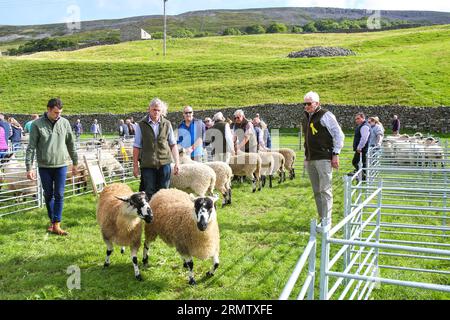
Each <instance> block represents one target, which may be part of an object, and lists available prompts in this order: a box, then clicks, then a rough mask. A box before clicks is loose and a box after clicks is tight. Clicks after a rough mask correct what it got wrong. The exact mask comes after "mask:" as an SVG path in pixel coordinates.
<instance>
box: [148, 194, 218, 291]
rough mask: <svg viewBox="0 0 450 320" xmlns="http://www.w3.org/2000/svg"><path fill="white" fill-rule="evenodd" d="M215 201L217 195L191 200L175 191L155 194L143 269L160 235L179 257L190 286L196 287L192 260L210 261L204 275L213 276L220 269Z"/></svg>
mask: <svg viewBox="0 0 450 320" xmlns="http://www.w3.org/2000/svg"><path fill="white" fill-rule="evenodd" d="M217 199H218V197H217V196H215V197H214V198H212V197H198V198H194V197H193V196H192V195H191V196H190V195H188V194H187V193H185V192H183V191H181V190H177V189H161V190H160V191H158V192H157V193H156V194H155V195H154V196H153V197H152V199H151V201H150V207H151V208H152V211H153V215H154V219H153V222H152V223H150V224H146V225H145V242H144V259H143V262H144V266H147V265H148V251H149V245H150V242H153V241H155V240H156V238H157V237H158V236H159V237H160V238H161V239H162V240H163V241H164V242H165V243H166V244H167V245H169V246H173V247H175V248H176V250H177V251H178V253H179V254H180V255H181V257H182V259H183V262H184V263H183V266H184V267H185V268H188V269H189V284H191V285H194V284H196V282H195V279H194V273H193V268H194V261H193V257H196V258H198V259H201V260H205V259H208V258H212V260H213V267H212V269H211V271H209V272H208V273H207V276H213V275H214V272H215V271H216V269H217V268H218V266H219V251H220V236H219V226H218V224H217V215H216V209H215V202H216V201H217Z"/></svg>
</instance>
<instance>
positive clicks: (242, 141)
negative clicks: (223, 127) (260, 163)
mask: <svg viewBox="0 0 450 320" xmlns="http://www.w3.org/2000/svg"><path fill="white" fill-rule="evenodd" d="M231 129H232V130H233V133H234V138H233V143H234V144H235V152H236V153H237V152H238V151H239V150H241V151H243V152H247V153H249V152H257V151H258V150H257V147H258V143H257V141H256V133H255V130H254V128H253V124H252V122H251V121H248V120H247V119H246V118H245V114H244V111H242V110H240V109H239V110H236V111H235V112H234V122H233V124H232V126H231Z"/></svg>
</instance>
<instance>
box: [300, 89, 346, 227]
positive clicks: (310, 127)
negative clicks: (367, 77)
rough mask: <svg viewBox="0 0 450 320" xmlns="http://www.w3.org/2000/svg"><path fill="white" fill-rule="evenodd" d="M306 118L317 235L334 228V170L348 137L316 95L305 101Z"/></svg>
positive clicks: (307, 96) (310, 95)
mask: <svg viewBox="0 0 450 320" xmlns="http://www.w3.org/2000/svg"><path fill="white" fill-rule="evenodd" d="M304 107H305V114H304V115H305V116H304V118H303V123H302V127H303V135H304V137H305V143H304V146H305V168H306V171H307V172H308V175H309V179H310V181H311V185H312V189H313V191H314V199H315V201H316V207H317V212H318V213H319V217H320V224H319V226H318V228H317V231H319V232H322V231H323V230H324V228H329V227H331V213H332V207H333V192H332V184H331V183H332V178H333V175H332V173H333V169H332V168H335V169H338V168H339V153H340V152H341V149H342V148H343V146H344V138H345V136H344V133H343V132H342V129H341V127H340V126H339V124H338V122H337V120H336V117H335V116H334V114H332V113H331V112H330V111H328V110H326V109H323V108H322V107H321V106H320V98H319V95H318V94H317V93H316V92H312V91H311V92H308V93H307V94H306V95H305V97H304Z"/></svg>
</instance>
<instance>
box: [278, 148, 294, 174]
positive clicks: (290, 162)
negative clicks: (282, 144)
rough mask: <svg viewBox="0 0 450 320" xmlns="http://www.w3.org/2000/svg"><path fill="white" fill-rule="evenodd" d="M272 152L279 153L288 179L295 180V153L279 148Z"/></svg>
mask: <svg viewBox="0 0 450 320" xmlns="http://www.w3.org/2000/svg"><path fill="white" fill-rule="evenodd" d="M274 151H275V152H279V153H281V154H282V155H283V156H284V161H285V162H284V168H285V169H286V170H287V171H288V172H289V179H291V180H293V179H295V168H294V165H295V158H296V154H295V151H294V150H292V149H289V148H280V149H278V150H274Z"/></svg>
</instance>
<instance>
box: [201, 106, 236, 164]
mask: <svg viewBox="0 0 450 320" xmlns="http://www.w3.org/2000/svg"><path fill="white" fill-rule="evenodd" d="M213 121H214V125H213V126H212V127H211V128H210V129H209V130H208V131H206V138H205V141H206V142H207V143H209V145H210V146H211V149H212V151H211V153H212V157H213V159H214V161H222V162H226V163H229V162H230V158H231V154H232V153H233V134H232V133H231V129H230V125H229V124H228V123H227V122H226V121H225V117H224V116H223V114H222V112H217V113H216V114H215V115H214V117H213Z"/></svg>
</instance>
